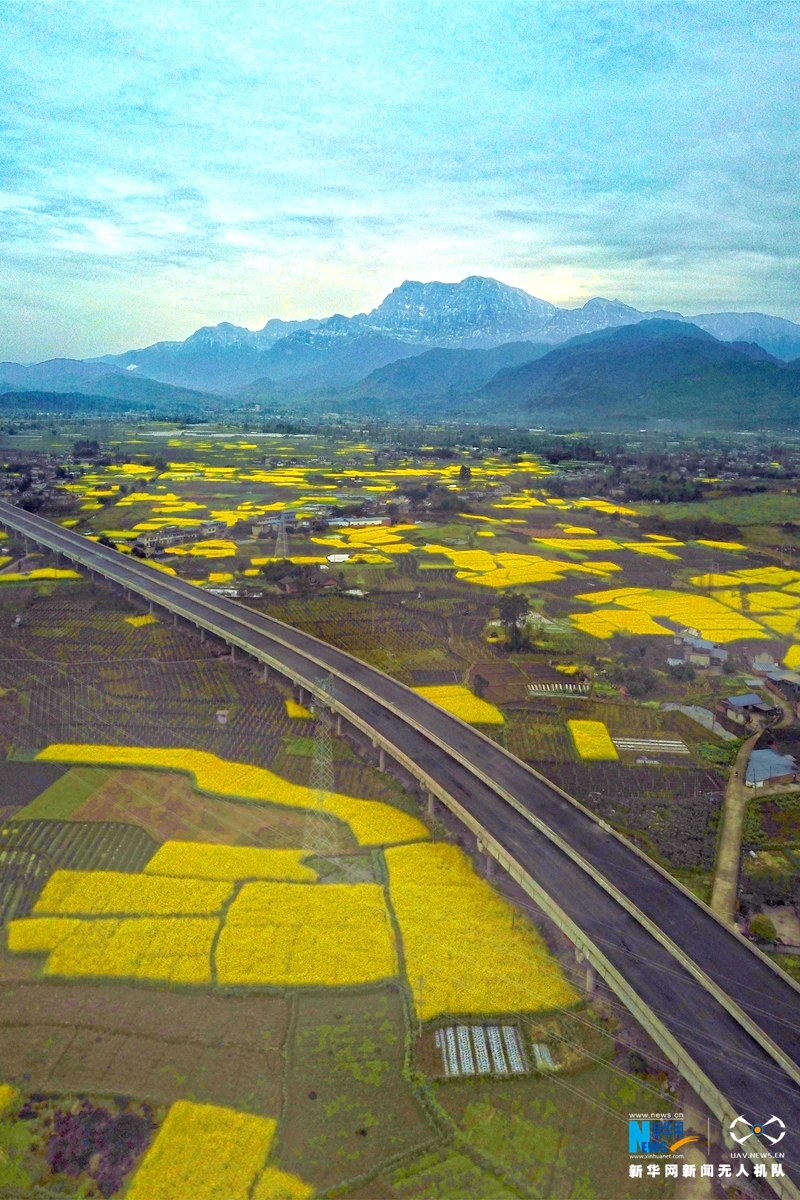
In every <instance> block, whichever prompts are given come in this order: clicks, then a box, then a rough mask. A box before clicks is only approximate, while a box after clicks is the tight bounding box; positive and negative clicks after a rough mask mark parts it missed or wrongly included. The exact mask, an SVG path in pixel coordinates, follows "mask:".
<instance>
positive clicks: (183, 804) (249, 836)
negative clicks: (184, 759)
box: [72, 770, 349, 850]
mask: <svg viewBox="0 0 800 1200" xmlns="http://www.w3.org/2000/svg"><path fill="white" fill-rule="evenodd" d="M305 815H306V814H305V812H302V811H299V810H298V811H292V810H291V809H285V808H280V807H278V806H276V805H271V804H270V805H267V804H259V805H256V804H244V803H241V804H239V803H236V802H234V801H230V800H220V799H217V798H216V797H214V796H204V795H202V794H201V793H200V792H196V791H194V789H193V788H192V785H191V783H190V781H189V780H188V779H187V778H186V776H184V775H180V774H177V773H173V772H169V771H158V772H155V771H135V770H121V771H117V772H115V774H114V776H113V777H112V778H111V779H109V780H108V782H107V783H105V784H104V785H103V786H102V787H100V788H98V789H97V791H96V792H94V794H93V795H91V796H90V797H89V799H88V800H86V801H84V803H83V804H82V805H81V806H80V807H79V808H77V809H76V810H75V811H74V812H73V813H72V819H73V820H75V821H127V822H129V823H131V824H135V825H140V826H141V827H142V829H146V830H147V832H148V833H149V834H150V835H151V836H152V837H154V838H156V839H157V840H158V841H160V842H166V841H169V840H170V839H177V840H179V841H184V842H220V843H223V844H225V845H231V846H271V847H282V846H285V847H294V846H302V844H303V840H302V835H303V826H304V822H305ZM347 848H349V847H346V846H342V847H341V849H342V850H345V849H347Z"/></svg>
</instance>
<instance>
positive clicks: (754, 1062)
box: [0, 501, 800, 1200]
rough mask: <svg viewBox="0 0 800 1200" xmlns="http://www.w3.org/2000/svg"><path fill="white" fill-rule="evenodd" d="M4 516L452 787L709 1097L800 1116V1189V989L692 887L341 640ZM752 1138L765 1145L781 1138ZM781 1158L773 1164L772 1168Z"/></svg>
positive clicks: (789, 1181)
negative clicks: (324, 686)
mask: <svg viewBox="0 0 800 1200" xmlns="http://www.w3.org/2000/svg"><path fill="white" fill-rule="evenodd" d="M0 523H2V524H4V525H6V526H7V527H8V528H10V529H13V530H15V531H16V532H17V533H19V534H22V535H23V536H25V537H27V538H29V539H31V540H32V541H33V542H35V543H37V544H39V545H41V546H44V547H46V548H48V549H50V550H52V551H54V552H56V553H59V554H62V555H64V556H66V557H67V558H68V559H69V560H70V561H72V562H73V563H75V564H78V565H80V566H82V567H84V568H85V569H88V570H89V571H90V572H93V573H94V574H97V575H100V576H102V577H103V578H105V579H107V580H108V581H109V582H111V583H115V584H117V585H119V586H120V587H121V588H124V589H125V590H126V591H127V592H128V593H129V594H131V595H137V596H139V597H141V598H142V599H143V600H145V601H147V602H149V603H150V604H155V605H159V606H161V607H163V608H165V609H167V610H168V611H169V612H171V613H173V614H175V615H176V616H178V617H180V618H183V619H185V620H187V621H190V622H192V623H193V624H194V625H195V626H197V627H198V628H199V629H201V630H207V631H209V632H211V633H213V634H214V635H216V636H218V637H220V638H222V639H224V640H225V641H226V642H227V643H228V644H229V645H230V646H231V647H233V648H239V649H240V650H242V651H244V652H245V653H247V654H249V655H251V656H252V657H253V658H255V659H257V660H258V661H260V662H262V663H264V664H266V665H268V666H270V667H273V668H275V669H276V670H278V671H279V672H281V673H282V674H283V675H285V676H286V677H288V678H289V679H291V680H293V681H294V682H295V683H297V684H299V685H300V686H302V687H305V688H308V689H309V690H311V689H313V688H314V686H315V685H316V684H317V683H318V682H319V681H320V679H321V678H322V677H324V676H327V675H328V674H329V673H332V674H333V676H334V680H335V688H334V694H335V708H336V710H337V712H338V713H340V714H341V715H342V716H344V717H345V718H346V719H348V720H349V721H350V722H352V724H353V725H354V726H355V727H356V728H358V729H359V730H361V731H362V732H363V733H365V734H366V735H367V736H368V737H370V738H371V739H372V741H373V744H374V745H375V746H376V747H378V748H379V749H380V750H382V751H383V752H384V753H388V754H390V755H391V756H392V757H394V758H395V759H396V760H397V761H398V762H399V763H401V764H402V765H403V766H404V767H405V768H406V769H407V770H409V771H410V772H411V773H412V774H413V775H414V776H415V777H416V778H417V779H418V780H419V782H420V784H421V786H422V787H423V789H425V790H427V791H428V792H429V793H430V794H432V795H434V796H436V797H438V798H439V799H440V800H441V801H442V802H443V803H444V804H445V805H447V806H448V807H449V808H450V809H451V810H452V811H453V812H455V813H456V814H457V815H458V816H459V817H460V818H461V820H463V822H464V823H465V824H466V825H467V826H468V827H469V828H470V829H471V830H472V831H473V832H474V833H475V834H476V835H477V837H478V838H479V840H480V842H481V843H482V844H483V846H484V847H485V849H486V852H487V853H488V854H490V855H492V856H493V857H494V858H495V859H496V860H497V861H498V862H499V863H500V864H501V866H502V867H503V868H504V869H505V870H507V871H508V872H509V873H510V874H511V875H512V876H513V877H514V878H515V879H516V880H517V881H518V882H519V883H520V884H521V886H522V887H523V888H524V889H525V890H526V891H527V892H528V894H529V895H531V896H532V897H533V899H534V900H535V901H536V902H537V903H538V904H539V905H540V906H541V907H542V908H543V909H544V910H545V912H547V913H548V915H549V916H550V917H551V918H552V919H553V920H554V921H555V922H556V924H557V925H558V926H559V927H560V928H561V929H562V930H563V931H564V933H565V934H566V935H567V936H568V937H569V938H570V939H571V941H572V942H573V943H574V945H575V946H576V948H577V949H578V950H579V951H581V952H582V953H583V954H584V955H585V957H586V959H587V961H588V962H589V963H590V964H591V966H592V967H593V968H594V969H595V970H597V971H598V973H599V974H600V975H601V976H602V977H603V978H604V979H605V980H606V982H607V983H608V985H609V986H610V987H611V988H612V990H613V991H614V992H615V993H616V994H617V995H618V996H619V997H620V999H621V1000H622V1001H623V1003H625V1004H626V1005H627V1007H628V1008H629V1009H630V1011H631V1012H632V1013H633V1014H634V1016H635V1017H636V1018H637V1020H639V1021H640V1022H641V1024H642V1025H643V1026H644V1027H645V1029H647V1031H648V1033H649V1034H650V1036H651V1037H652V1038H653V1039H654V1041H655V1042H656V1043H657V1044H658V1045H659V1047H660V1048H661V1050H662V1052H663V1053H664V1055H665V1056H666V1057H667V1058H668V1059H670V1060H671V1061H672V1062H673V1063H674V1064H675V1065H676V1067H677V1068H678V1070H679V1071H680V1072H681V1073H682V1074H683V1076H684V1077H685V1078H686V1079H687V1081H688V1082H689V1083H690V1084H691V1086H692V1087H693V1088H694V1089H695V1090H696V1091H697V1092H698V1094H699V1095H700V1096H701V1097H702V1099H703V1100H704V1101H705V1102H706V1104H708V1106H709V1107H710V1109H711V1110H712V1111H713V1112H714V1113H715V1115H716V1117H717V1118H718V1120H719V1121H720V1123H721V1125H722V1128H723V1131H725V1133H726V1137H727V1138H728V1141H729V1144H732V1143H731V1140H730V1137H729V1135H728V1134H727V1129H728V1126H729V1124H730V1122H731V1121H732V1120H733V1119H734V1117H736V1116H738V1115H740V1114H744V1115H745V1116H746V1117H747V1118H748V1119H749V1120H750V1121H752V1122H757V1121H761V1122H763V1121H766V1120H767V1119H768V1118H769V1117H770V1116H772V1115H773V1114H774V1115H776V1116H778V1117H780V1118H781V1119H782V1120H783V1121H784V1122H785V1124H786V1127H787V1134H786V1137H785V1139H784V1141H783V1142H782V1143H781V1145H780V1146H778V1147H776V1148H775V1149H776V1152H777V1151H784V1152H785V1155H786V1158H785V1160H783V1164H782V1165H783V1170H784V1171H785V1176H784V1177H778V1178H775V1179H770V1180H769V1182H770V1183H771V1185H772V1187H773V1188H774V1190H775V1191H776V1192H777V1193H778V1194H779V1195H781V1196H785V1197H792V1198H793V1200H800V989H798V988H797V987H796V986H795V985H794V984H793V983H792V982H791V981H790V980H788V979H787V978H786V977H785V976H784V975H783V974H782V973H781V972H779V971H778V970H777V968H775V967H774V965H773V964H772V963H771V962H770V960H769V959H767V958H766V956H764V955H763V954H761V953H760V952H759V951H758V950H756V949H755V948H754V947H753V946H752V945H751V944H750V943H749V942H747V941H746V940H745V939H744V938H742V937H741V936H740V935H739V934H738V932H737V931H735V930H732V929H729V928H728V927H727V926H726V925H724V924H723V923H722V922H721V921H720V920H719V918H717V916H716V915H715V914H714V913H712V912H711V911H710V909H708V908H707V907H706V905H704V904H703V903H702V902H701V901H699V900H698V899H697V898H696V897H695V896H693V895H692V894H691V893H690V892H689V891H687V890H686V889H685V888H683V887H682V886H681V885H680V884H678V883H676V882H675V881H674V880H673V879H672V878H671V877H670V876H669V875H667V874H666V872H664V871H663V870H662V869H661V868H660V867H658V866H657V865H656V864H654V863H653V862H652V861H651V860H650V859H648V858H647V857H646V856H645V855H644V854H642V853H641V852H640V851H639V850H638V849H637V848H636V847H635V846H633V845H631V843H629V842H628V841H626V840H625V839H624V838H623V837H621V836H620V835H619V834H617V833H616V832H615V831H613V830H612V829H610V828H609V827H608V826H607V825H606V824H605V823H604V822H602V821H599V820H598V819H597V818H596V817H595V816H594V814H592V813H590V812H589V811H588V810H587V809H585V808H583V806H582V805H580V804H579V803H578V802H577V801H575V800H573V799H572V798H571V797H569V796H568V795H567V794H566V793H564V792H563V791H561V790H560V789H559V788H557V787H556V786H555V785H553V784H552V783H550V782H549V781H548V780H546V779H544V778H543V777H542V776H541V775H539V774H538V773H537V772H535V771H533V770H532V769H531V768H530V767H528V766H527V765H526V764H524V763H522V762H521V761H519V760H518V759H516V758H514V757H513V756H512V755H510V754H509V753H508V752H507V751H505V750H504V749H503V748H502V747H501V746H498V745H497V744H496V743H495V742H493V741H491V740H490V739H489V738H487V737H485V736H484V735H483V734H481V733H480V732H479V731H477V730H475V729H473V728H471V727H470V726H468V725H466V724H464V723H463V722H462V721H460V720H458V718H456V717H453V716H451V715H450V714H449V713H446V712H444V711H443V710H442V709H440V708H439V707H438V706H436V705H433V704H431V703H429V702H428V701H426V700H424V699H423V698H422V697H420V696H418V695H417V694H416V693H415V692H413V691H412V690H411V689H409V688H407V687H405V685H403V684H401V683H398V682H397V681H396V680H394V679H392V678H391V677H390V676H387V675H385V674H384V673H383V672H381V671H379V670H377V669H376V668H374V667H371V666H369V665H368V664H366V663H363V662H360V661H359V660H358V659H356V658H354V657H353V656H351V655H349V654H347V653H345V652H344V651H341V650H339V649H337V648H335V647H332V646H330V645H328V644H327V643H325V642H322V641H320V640H319V639H317V638H315V637H313V636H311V635H310V634H306V633H303V632H301V631H299V630H297V629H294V628H292V627H291V626H288V625H286V624H284V623H283V622H281V621H277V620H275V619H274V618H272V617H268V616H264V615H263V614H261V613H257V612H254V611H253V610H251V609H248V608H246V607H245V606H243V605H241V604H239V603H237V602H235V601H232V600H229V599H226V598H225V597H221V596H216V595H213V594H211V593H208V592H205V591H203V590H202V589H200V588H198V587H196V586H194V585H192V584H188V583H185V582H182V581H180V580H178V579H176V578H175V577H174V576H171V575H168V574H165V573H163V572H161V571H158V570H156V569H154V568H153V566H151V565H150V564H149V563H147V562H143V561H141V560H138V559H135V558H131V557H129V556H127V555H122V554H120V553H118V552H117V551H115V550H111V549H108V548H107V547H103V546H99V545H97V543H95V542H93V541H91V540H89V539H88V538H85V537H83V536H82V535H80V534H76V533H72V532H70V531H68V530H66V529H63V528H61V527H60V526H57V525H54V524H52V523H51V522H49V521H47V520H45V519H43V518H41V517H37V516H35V515H33V514H30V513H26V512H24V511H23V510H21V509H19V508H17V507H15V506H14V505H12V504H9V503H8V502H6V501H0ZM754 1143H756V1139H755V1137H753V1138H750V1139H748V1143H746V1144H745V1145H744V1146H743V1147H742V1150H743V1151H744V1152H749V1153H751V1154H765V1153H768V1152H769V1150H770V1145H769V1143H767V1142H763V1143H761V1144H758V1143H756V1144H754ZM768 1171H769V1167H768Z"/></svg>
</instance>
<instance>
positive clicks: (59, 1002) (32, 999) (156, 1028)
mask: <svg viewBox="0 0 800 1200" xmlns="http://www.w3.org/2000/svg"><path fill="white" fill-rule="evenodd" d="M288 1017H289V1006H288V1004H287V1002H286V1001H285V1000H284V999H282V998H281V997H278V996H243V997H224V996H189V995H181V994H178V993H174V992H159V991H155V990H153V991H151V990H149V989H144V988H133V987H125V986H122V987H119V986H98V987H91V986H89V987H87V986H81V985H69V986H63V987H62V986H59V985H53V984H38V983H18V984H6V985H5V986H3V987H2V989H0V1063H2V1071H3V1077H4V1078H5V1079H6V1080H8V1081H9V1082H12V1083H15V1084H17V1085H18V1086H20V1087H21V1088H22V1089H23V1090H24V1091H26V1092H31V1091H42V1092H70V1093H71V1092H91V1093H93V1094H106V1095H128V1096H134V1097H136V1098H137V1099H142V1100H148V1101H149V1102H150V1103H152V1104H171V1103H172V1102H173V1101H175V1100H178V1099H180V1098H181V1097H186V1096H191V1097H192V1098H193V1099H195V1100H197V1101H201V1102H207V1103H213V1104H223V1105H231V1106H233V1107H236V1108H244V1109H250V1110H252V1111H255V1112H262V1113H268V1114H270V1115H273V1116H276V1115H277V1114H278V1112H279V1109H280V1082H281V1071H282V1065H283V1056H282V1046H283V1041H284V1038H285V1036H286V1031H287V1028H288Z"/></svg>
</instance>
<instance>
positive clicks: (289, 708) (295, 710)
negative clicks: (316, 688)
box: [284, 700, 314, 721]
mask: <svg viewBox="0 0 800 1200" xmlns="http://www.w3.org/2000/svg"><path fill="white" fill-rule="evenodd" d="M284 704H285V705H286V715H287V717H292V719H293V720H295V721H313V720H314V714H313V713H312V712H311V711H310V710H309V709H307V708H306V706H305V705H304V704H298V703H297V701H296V700H284Z"/></svg>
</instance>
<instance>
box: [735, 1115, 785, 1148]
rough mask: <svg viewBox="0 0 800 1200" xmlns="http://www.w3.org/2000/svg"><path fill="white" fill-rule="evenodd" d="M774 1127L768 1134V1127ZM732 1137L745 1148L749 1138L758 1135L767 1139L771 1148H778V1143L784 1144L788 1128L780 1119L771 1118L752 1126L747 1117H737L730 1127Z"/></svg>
mask: <svg viewBox="0 0 800 1200" xmlns="http://www.w3.org/2000/svg"><path fill="white" fill-rule="evenodd" d="M769 1125H772V1126H773V1128H772V1129H770V1131H769V1133H768V1132H767V1127H768V1126H769ZM728 1128H729V1130H730V1135H731V1137H732V1138H733V1140H734V1141H735V1142H738V1144H739V1145H740V1146H743V1145H744V1143H745V1142H746V1141H747V1140H748V1138H751V1137H753V1135H754V1134H756V1135H757V1136H759V1137H763V1138H766V1140H767V1141H768V1142H769V1143H770V1145H771V1146H777V1144H778V1142H782V1141H783V1139H784V1138H785V1137H786V1126H785V1125H784V1123H783V1121H782V1120H781V1119H780V1117H776V1116H774V1115H773V1116H771V1117H770V1119H769V1120H768V1121H759V1122H756V1124H752V1123H751V1122H750V1121H748V1120H747V1117H744V1116H742V1117H737V1118H736V1120H735V1121H731V1123H730V1125H729V1126H728Z"/></svg>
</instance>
